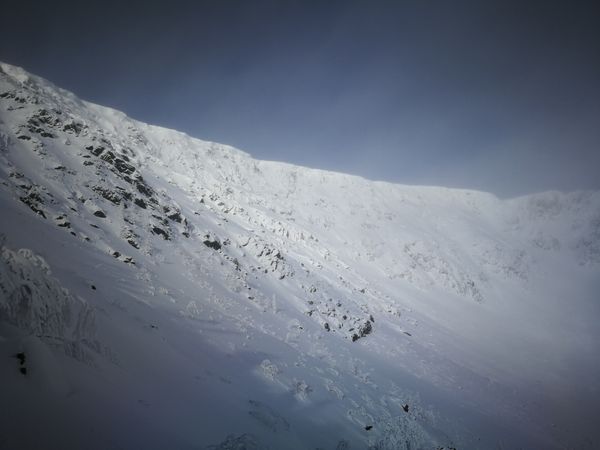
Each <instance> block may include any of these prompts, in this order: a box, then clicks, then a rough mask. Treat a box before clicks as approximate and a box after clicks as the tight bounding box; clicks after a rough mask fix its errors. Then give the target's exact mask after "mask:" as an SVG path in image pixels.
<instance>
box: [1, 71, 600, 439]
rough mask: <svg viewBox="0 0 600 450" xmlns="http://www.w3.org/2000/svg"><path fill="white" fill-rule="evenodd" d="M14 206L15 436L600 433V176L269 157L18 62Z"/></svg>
mask: <svg viewBox="0 0 600 450" xmlns="http://www.w3.org/2000/svg"><path fill="white" fill-rule="evenodd" d="M0 208H1V209H0V211H1V214H0V233H1V234H2V238H1V246H2V250H1V252H0V255H1V259H2V261H1V263H0V296H1V297H0V358H1V359H0V377H1V380H2V382H1V383H0V398H1V399H2V404H3V407H2V408H0V431H1V432H0V447H3V448H11V449H19V448H89V449H92V448H98V449H106V448H126V449H133V448H173V449H188V448H189V449H192V448H193V449H199V448H213V449H256V448H259V449H264V448H270V449H282V448H298V449H305V448H306V449H308V448H310V449H314V448H322V449H338V450H341V449H364V448H372V449H412V450H414V449H439V448H445V449H448V448H457V449H461V450H463V449H477V448H480V449H492V448H493V449H495V448H503V449H513V448H515V449H516V448H527V449H531V448H548V449H551V448H594V447H595V446H597V445H598V442H599V439H600V436H599V434H598V431H597V429H596V427H595V426H594V419H595V417H594V411H597V408H598V406H599V405H600V391H599V387H600V381H599V380H600V357H599V356H598V355H599V354H600V352H599V351H598V350H599V349H598V342H600V341H599V338H600V330H599V327H598V325H597V321H598V318H599V317H600V315H599V313H600V304H599V301H600V299H599V298H598V293H599V292H600V193H598V192H576V193H569V194H565V193H558V192H548V193H542V194H536V195H531V196H526V197H522V198H517V199H511V200H500V199H498V198H496V197H495V196H493V195H491V194H486V193H482V192H474V191H467V190H456V189H445V188H438V187H417V186H400V185H394V184H389V183H381V182H372V181H368V180H364V179H361V178H358V177H354V176H349V175H343V174H338V173H331V172H325V171H320V170H313V169H306V168H302V167H296V166H292V165H287V164H282V163H275V162H267V161H258V160H255V159H252V158H251V157H250V156H249V155H247V154H245V153H243V152H241V151H239V150H236V149H234V148H231V147H228V146H225V145H220V144H215V143H211V142H205V141H201V140H198V139H194V138H191V137H189V136H187V135H185V134H182V133H179V132H176V131H173V130H167V129H164V128H159V127H155V126H151V125H147V124H143V123H140V122H137V121H135V120H132V119H130V118H128V117H126V116H125V115H124V114H122V113H120V112H118V111H114V110H112V109H109V108H104V107H101V106H97V105H93V104H90V103H87V102H84V101H81V100H79V99H78V98H76V97H75V96H74V95H73V94H71V93H69V92H66V91H64V90H61V89H59V88H57V87H55V86H53V85H52V84H51V83H49V82H47V81H45V80H42V79H40V78H38V77H35V76H33V75H30V74H28V73H26V72H25V71H23V70H22V69H19V68H17V67H13V66H10V65H7V64H1V65H0ZM4 405H10V407H8V406H4Z"/></svg>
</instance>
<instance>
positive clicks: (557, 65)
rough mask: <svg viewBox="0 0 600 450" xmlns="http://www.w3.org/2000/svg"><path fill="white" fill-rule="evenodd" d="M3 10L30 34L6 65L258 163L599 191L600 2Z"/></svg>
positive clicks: (503, 193)
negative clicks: (241, 153)
mask: <svg viewBox="0 0 600 450" xmlns="http://www.w3.org/2000/svg"><path fill="white" fill-rule="evenodd" d="M142 6H143V7H142ZM4 9H5V11H6V16H7V17H20V18H21V19H23V18H27V20H26V24H27V26H22V24H21V22H20V21H19V20H9V21H7V24H6V26H3V28H2V30H0V38H1V39H0V60H3V61H6V62H7V63H10V64H15V65H18V66H22V67H23V68H25V69H26V70H27V71H29V72H31V73H34V74H36V75H39V76H42V77H44V78H47V79H49V80H50V81H52V82H53V83H55V84H56V85H58V86H60V87H63V88H65V89H68V90H71V91H73V92H74V93H75V94H76V95H78V96H80V97H81V98H84V99H86V100H88V101H91V102H94V103H98V104H101V105H104V106H109V107H112V108H115V109H118V110H121V111H123V112H125V113H126V114H128V115H129V116H131V117H133V118H135V119H137V120H140V121H143V122H148V123H152V124H155V125H159V126H165V127H169V128H174V129H177V130H179V131H183V132H185V133H187V134H189V135H191V136H194V137H197V138H200V139H204V140H210V141H216V142H220V143H224V144H228V145H232V146H234V147H236V148H239V149H241V150H243V151H246V152H248V153H250V154H251V155H252V156H253V157H256V158H258V159H265V160H275V161H283V162H288V163H292V164H298V165H303V166H308V167H313V168H319V169H325V170H333V171H337V172H345V173H351V174H355V175H359V176H363V177H366V178H369V179H374V180H381V181H389V182H394V183H400V184H424V185H439V186H447V187H458V188H468V189H477V190H483V191H488V192H492V193H494V194H496V195H498V196H500V197H513V196H518V195H523V194H527V193H533V192H539V191H545V190H561V191H572V190H579V189H594V190H597V189H600V180H598V177H597V174H596V172H597V167H598V166H599V165H600V156H599V152H598V148H599V147H600V127H599V126H598V125H599V124H600V83H599V82H598V80H600V62H599V61H598V58H597V55H598V54H600V32H598V31H597V30H596V28H597V27H596V26H595V23H596V19H595V18H596V17H597V12H596V10H595V9H596V8H595V7H594V5H593V4H586V3H578V4H577V5H561V4H555V3H552V2H525V3H522V2H518V3H517V2H502V4H486V5H481V4H479V3H477V2H468V1H462V2H453V3H452V4H447V3H444V2H432V3H427V4H422V3H419V2H403V3H398V2H387V1H381V2H375V3H369V4H367V3H364V2H358V1H351V2H335V1H334V2H328V3H327V4H320V3H318V2H300V1H283V2H275V1H259V2H252V3H245V2H236V1H224V2H218V3H214V2H197V3H194V4H188V3H185V2H180V3H178V2H175V3H169V4H168V5H157V4H149V5H147V4H139V5H138V4H136V3H135V2H134V3H130V4H128V5H119V4H117V3H114V4H112V3H111V2H102V3H91V4H90V5H89V6H88V7H86V11H83V10H81V9H80V8H78V7H77V6H76V4H75V3H72V2H61V3H60V4H57V5H35V2H19V4H12V5H8V6H5V7H4Z"/></svg>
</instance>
